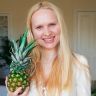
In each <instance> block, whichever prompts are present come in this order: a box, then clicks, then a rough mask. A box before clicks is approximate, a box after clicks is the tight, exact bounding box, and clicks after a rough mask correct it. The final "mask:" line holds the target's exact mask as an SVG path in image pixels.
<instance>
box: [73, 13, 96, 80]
mask: <svg viewBox="0 0 96 96" xmlns="http://www.w3.org/2000/svg"><path fill="white" fill-rule="evenodd" d="M75 23H76V24H75V32H74V36H73V38H74V49H75V50H76V52H78V53H80V54H82V55H85V56H86V58H87V59H88V62H89V65H90V70H91V76H92V79H93V80H96V12H77V13H76V17H75Z"/></svg>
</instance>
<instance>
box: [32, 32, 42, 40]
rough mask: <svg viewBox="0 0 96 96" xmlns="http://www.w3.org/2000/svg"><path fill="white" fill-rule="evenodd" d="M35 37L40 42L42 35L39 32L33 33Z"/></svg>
mask: <svg viewBox="0 0 96 96" xmlns="http://www.w3.org/2000/svg"><path fill="white" fill-rule="evenodd" d="M33 36H34V38H35V39H36V40H38V39H39V38H40V37H41V33H40V32H38V31H33Z"/></svg>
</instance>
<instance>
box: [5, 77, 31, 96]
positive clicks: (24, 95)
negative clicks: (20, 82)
mask: <svg viewBox="0 0 96 96" xmlns="http://www.w3.org/2000/svg"><path fill="white" fill-rule="evenodd" d="M5 84H6V89H7V92H8V93H7V96H28V93H29V87H27V88H26V89H25V91H24V92H23V93H22V94H19V93H20V92H21V91H22V87H19V88H18V89H17V90H16V91H14V92H11V91H9V90H8V87H7V78H6V80H5Z"/></svg>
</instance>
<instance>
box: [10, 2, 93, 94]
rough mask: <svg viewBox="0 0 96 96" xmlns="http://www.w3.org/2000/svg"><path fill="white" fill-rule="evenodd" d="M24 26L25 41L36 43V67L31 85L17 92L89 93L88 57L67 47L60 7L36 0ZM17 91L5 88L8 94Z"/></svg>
mask: <svg viewBox="0 0 96 96" xmlns="http://www.w3.org/2000/svg"><path fill="white" fill-rule="evenodd" d="M27 27H28V30H29V35H28V42H29V41H30V39H36V40H37V43H38V46H37V47H36V48H34V51H33V53H32V55H34V59H33V60H34V62H35V68H36V70H35V73H34V75H33V76H32V79H31V82H32V83H31V84H30V88H26V90H25V92H24V93H23V94H21V95H19V96H91V92H90V91H91V89H90V88H91V84H90V74H89V66H88V64H87V60H86V58H85V57H84V56H81V55H78V54H76V53H73V52H72V51H71V50H70V47H69V42H68V37H67V30H66V25H65V21H64V18H63V15H62V14H61V12H60V10H59V8H57V7H56V6H55V5H54V4H52V3H50V2H47V1H43V2H40V3H37V4H36V5H34V6H33V7H32V8H31V9H30V11H29V14H28V18H27ZM20 91H21V88H18V89H17V90H16V91H15V92H9V91H8V96H18V93H19V92H20Z"/></svg>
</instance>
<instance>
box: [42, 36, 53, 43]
mask: <svg viewBox="0 0 96 96" xmlns="http://www.w3.org/2000/svg"><path fill="white" fill-rule="evenodd" d="M43 40H44V41H45V42H46V43H51V42H53V41H54V37H51V38H44V39H43Z"/></svg>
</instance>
